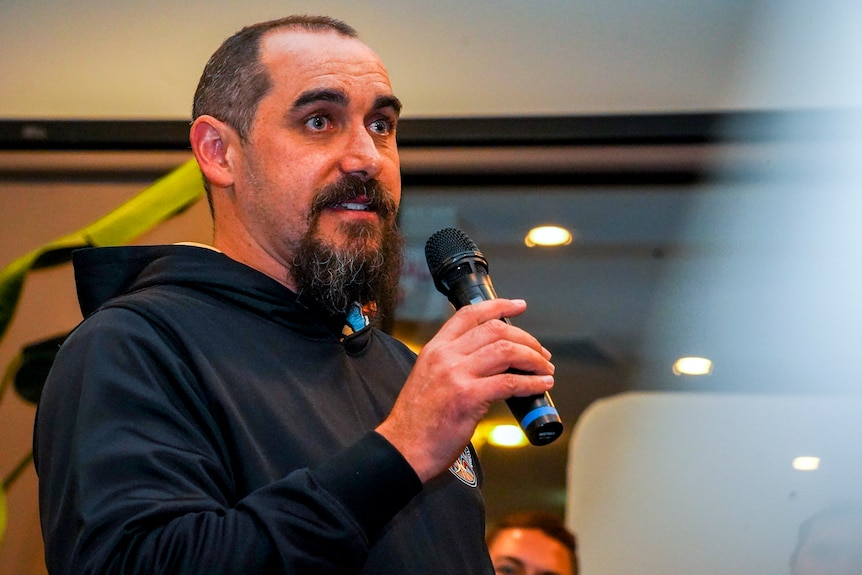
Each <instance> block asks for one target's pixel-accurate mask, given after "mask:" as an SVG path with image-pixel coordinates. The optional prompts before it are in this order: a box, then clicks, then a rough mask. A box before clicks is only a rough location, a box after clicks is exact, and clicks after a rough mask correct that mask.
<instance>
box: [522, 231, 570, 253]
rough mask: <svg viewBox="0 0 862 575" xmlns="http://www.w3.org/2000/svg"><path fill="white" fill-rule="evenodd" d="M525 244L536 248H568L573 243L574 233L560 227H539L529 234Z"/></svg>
mask: <svg viewBox="0 0 862 575" xmlns="http://www.w3.org/2000/svg"><path fill="white" fill-rule="evenodd" d="M524 243H525V244H527V246H528V247H531V248H532V247H535V246H567V245H569V244H570V243H572V232H570V231H569V230H567V229H566V228H561V227H559V226H538V227H535V228H533V229H532V230H530V231H529V232H528V233H527V237H526V238H524Z"/></svg>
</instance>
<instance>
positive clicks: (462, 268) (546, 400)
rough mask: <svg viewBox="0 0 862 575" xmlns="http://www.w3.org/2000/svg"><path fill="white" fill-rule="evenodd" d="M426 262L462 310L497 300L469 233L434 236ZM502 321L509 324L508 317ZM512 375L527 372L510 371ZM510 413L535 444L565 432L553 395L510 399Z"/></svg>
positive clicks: (436, 281) (448, 232) (455, 231)
mask: <svg viewBox="0 0 862 575" xmlns="http://www.w3.org/2000/svg"><path fill="white" fill-rule="evenodd" d="M425 259H426V261H427V263H428V269H429V270H430V271H431V277H432V278H434V285H435V286H436V287H437V289H438V290H439V291H440V292H441V293H442V294H443V295H445V296H446V297H447V298H449V301H450V302H451V303H452V305H453V306H454V307H455V309H459V308H461V307H464V306H465V305H471V304H474V303H478V302H480V301H486V300H492V299H497V293H496V292H495V291H494V285H493V284H492V283H491V276H490V275H488V261H487V260H486V259H485V256H484V255H482V252H480V251H479V249H478V248H477V246H476V244H475V243H474V242H473V240H471V239H470V238H469V237H468V236H467V234H465V233H464V232H462V231H461V230H459V229H456V228H445V229H442V230H440V231H438V232H436V233H434V234H433V235H432V236H431V237H430V238H428V242H427V243H426V244H425ZM503 321H505V322H507V323H510V322H509V320H508V319H507V318H503ZM509 371H510V372H511V373H524V372H519V371H518V370H515V369H512V370H509ZM506 404H507V405H508V406H509V410H510V411H511V412H512V415H514V416H515V419H516V420H517V421H518V424H519V425H520V426H521V429H522V430H523V431H524V434H525V435H526V436H527V439H529V440H530V443H532V444H533V445H546V444H548V443H551V442H552V441H554V440H555V439H556V438H557V437H559V436H560V435H561V434H562V433H563V423H562V421H561V420H560V415H559V413H557V408H556V407H554V402H553V401H552V400H551V396H550V394H548V393H547V392H545V393H543V394H537V395H531V396H528V397H510V398H509V399H507V400H506Z"/></svg>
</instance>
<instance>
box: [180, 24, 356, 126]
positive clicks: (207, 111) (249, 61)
mask: <svg viewBox="0 0 862 575" xmlns="http://www.w3.org/2000/svg"><path fill="white" fill-rule="evenodd" d="M281 28H298V29H302V30H308V31H312V32H325V31H335V32H337V33H339V34H341V35H342V36H346V37H349V38H357V37H358V34H357V32H356V30H354V29H353V28H352V27H351V26H349V25H347V24H345V23H344V22H342V21H341V20H337V19H335V18H330V17H328V16H287V17H285V18H279V19H277V20H269V21H266V22H260V23H257V24H252V25H250V26H246V27H245V28H243V29H242V30H240V31H239V32H237V33H236V34H234V35H233V36H231V37H229V38H228V39H227V40H225V41H224V42H223V43H222V45H221V46H219V48H218V49H217V50H216V51H215V53H213V55H212V56H211V57H210V59H209V61H208V62H207V64H206V66H204V70H203V74H202V75H201V78H200V81H199V82H198V86H197V89H196V90H195V96H194V102H193V104H192V119H195V118H197V117H198V116H202V115H209V116H212V117H214V118H216V119H218V120H221V121H222V122H224V123H226V124H227V125H229V126H230V127H232V128H233V129H234V130H236V131H237V133H238V134H239V137H240V138H241V139H242V140H245V139H246V137H247V136H248V133H249V131H250V130H251V125H252V122H253V120H254V116H255V114H256V113H257V106H258V104H259V103H260V100H261V99H262V98H263V97H264V96H265V95H266V94H267V92H269V90H270V88H271V87H272V80H271V79H270V77H269V74H268V73H267V70H266V68H265V67H264V65H263V64H262V63H261V61H260V41H261V38H263V36H264V35H266V34H267V33H268V32H271V31H272V30H277V29H281Z"/></svg>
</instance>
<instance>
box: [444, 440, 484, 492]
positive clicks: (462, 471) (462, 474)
mask: <svg viewBox="0 0 862 575" xmlns="http://www.w3.org/2000/svg"><path fill="white" fill-rule="evenodd" d="M449 471H451V472H452V475H454V476H455V477H457V478H458V479H460V480H461V482H462V483H465V484H466V485H469V486H470V487H476V486H477V485H478V484H479V482H478V480H477V479H476V470H475V469H473V456H472V455H470V448H469V447H465V448H464V452H463V453H462V454H461V455H460V456H459V457H458V459H457V460H456V461H455V463H453V464H452V466H451V467H450V468H449Z"/></svg>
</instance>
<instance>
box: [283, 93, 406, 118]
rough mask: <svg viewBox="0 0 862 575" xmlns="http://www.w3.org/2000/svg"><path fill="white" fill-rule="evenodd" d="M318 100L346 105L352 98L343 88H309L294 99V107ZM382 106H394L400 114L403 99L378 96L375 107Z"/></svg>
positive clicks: (379, 107)
mask: <svg viewBox="0 0 862 575" xmlns="http://www.w3.org/2000/svg"><path fill="white" fill-rule="evenodd" d="M318 102H331V103H333V104H338V105H339V106H346V105H347V104H348V103H349V102H350V98H348V97H347V94H345V93H344V92H342V91H341V90H335V89H332V88H320V89H315V90H308V91H306V92H303V93H302V94H300V95H299V96H298V97H297V98H296V100H294V101H293V109H294V110H298V109H300V108H304V107H305V106H308V105H310V104H315V103H318ZM381 108H392V109H393V110H395V113H396V114H400V113H401V100H399V99H398V98H396V97H395V96H392V95H384V96H377V98H375V100H374V109H375V110H379V109H381Z"/></svg>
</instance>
